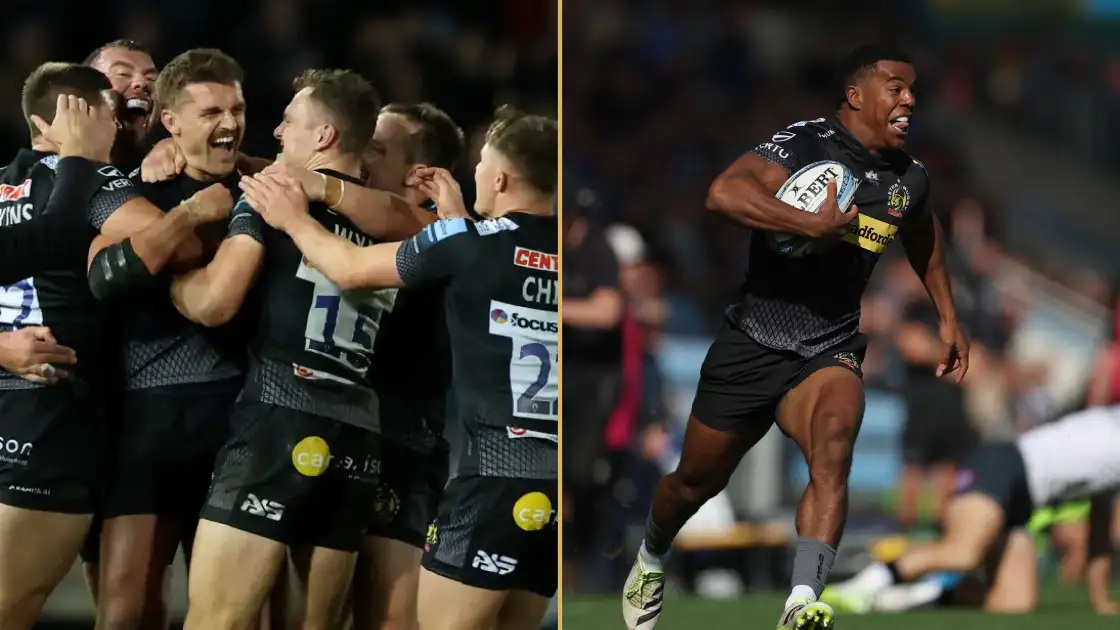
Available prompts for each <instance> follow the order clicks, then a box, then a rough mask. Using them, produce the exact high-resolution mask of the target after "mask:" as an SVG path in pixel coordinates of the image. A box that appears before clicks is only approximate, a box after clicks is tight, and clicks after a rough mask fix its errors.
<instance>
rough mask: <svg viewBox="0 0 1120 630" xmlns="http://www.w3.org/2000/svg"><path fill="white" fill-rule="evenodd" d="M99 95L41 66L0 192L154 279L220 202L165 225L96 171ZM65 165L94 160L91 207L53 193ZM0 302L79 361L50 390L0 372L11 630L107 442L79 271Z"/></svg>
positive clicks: (60, 547)
mask: <svg viewBox="0 0 1120 630" xmlns="http://www.w3.org/2000/svg"><path fill="white" fill-rule="evenodd" d="M110 94H111V90H110V85H109V81H108V79H106V78H105V77H104V76H103V75H102V74H100V73H98V72H97V71H96V70H94V69H92V68H88V67H85V66H80V65H77V64H66V63H47V64H44V65H42V66H40V67H39V68H37V69H36V70H35V71H33V72H32V73H31V75H30V76H29V77H28V79H27V81H26V82H25V84H24V89H23V95H22V105H23V111H24V116H25V117H26V118H27V121H28V126H29V128H30V130H31V146H32V149H31V150H22V151H21V152H20V153H19V155H17V156H16V158H15V160H14V161H13V162H12V164H10V165H9V166H8V167H7V168H5V169H4V171H3V174H2V175H0V184H3V185H4V186H5V187H6V188H5V190H8V189H10V190H11V191H12V192H11V193H10V196H11V197H13V199H12V200H11V201H14V202H15V203H14V204H13V207H14V208H16V209H17V210H18V214H19V217H20V220H21V221H22V220H23V219H24V218H26V220H29V221H36V220H37V219H38V218H39V217H41V216H42V215H44V214H47V213H50V212H52V208H54V207H56V205H57V204H59V203H62V204H65V205H64V206H63V207H69V206H71V205H72V204H74V203H79V205H80V206H84V207H87V208H88V211H87V213H86V214H87V215H88V216H87V217H85V219H84V221H83V222H84V223H85V224H86V225H88V226H89V227H88V228H86V242H85V243H84V244H82V247H81V249H82V251H88V249H89V247H90V241H92V240H93V238H94V235H95V234H96V233H97V232H98V231H100V232H101V234H102V235H105V236H107V237H108V238H109V239H112V240H120V239H124V241H123V242H122V243H118V244H116V245H114V246H113V251H114V253H115V254H116V255H115V256H114V260H113V263H112V265H111V267H112V270H113V271H114V272H115V273H135V272H136V270H137V269H139V268H143V269H145V270H146V271H148V272H149V273H151V272H158V271H160V270H161V269H162V268H163V267H164V266H165V265H166V264H168V263H169V262H172V261H173V260H179V259H181V258H183V253H182V252H181V251H180V249H179V245H181V244H182V243H184V241H185V239H184V237H183V236H182V234H181V232H183V231H184V230H185V229H186V228H187V226H192V225H193V224H195V223H197V222H199V221H203V220H205V221H209V220H215V219H217V218H220V217H221V216H225V215H226V214H227V213H228V211H229V207H228V203H227V205H226V207H224V208H223V207H221V205H220V204H217V203H213V202H207V203H198V202H195V203H193V205H192V206H188V207H187V208H182V209H179V210H177V211H175V212H174V213H172V214H170V215H168V216H166V217H165V216H163V213H161V212H160V211H159V209H158V208H155V207H154V206H152V205H151V204H150V203H149V202H147V201H145V200H143V199H142V198H139V197H137V196H136V190H135V188H134V187H133V186H132V184H131V182H130V181H129V180H128V179H127V178H125V177H124V176H123V175H122V174H121V173H120V171H118V170H117V169H116V168H115V167H112V166H110V165H108V164H106V162H108V160H109V154H110V150H111V147H112V141H113V139H114V138H115V136H116V123H115V120H114V116H113V110H112V106H111V104H110V102H109V98H110V96H109V95H110ZM83 145H84V146H83ZM75 155H81V156H84V157H87V158H92V159H94V160H96V162H86V163H85V166H88V167H90V168H92V169H93V170H92V172H93V173H94V175H93V177H94V178H95V179H96V182H95V183H94V184H93V185H92V186H91V187H89V188H88V190H92V191H96V196H94V197H93V199H92V201H90V200H89V196H86V197H85V199H86V200H85V201H81V195H78V197H77V199H78V201H75V197H73V196H72V195H74V193H73V192H67V191H64V190H63V186H62V183H63V182H65V181H66V179H67V177H68V176H72V175H68V174H67V171H70V170H73V168H75V166H82V164H80V162H81V161H78V162H75V160H68V159H65V158H67V157H68V156H75ZM86 179H87V180H88V179H89V176H88V175H87V177H86ZM55 184H59V185H60V186H59V188H58V189H57V194H54V193H55V188H54V186H55ZM71 212H72V211H71ZM75 229H76V226H75ZM188 254H189V252H188ZM0 293H2V295H3V296H4V297H3V298H2V299H3V300H4V301H3V303H2V304H0V305H2V306H4V307H5V308H4V309H2V310H3V312H4V313H5V314H6V315H5V317H4V321H2V322H0V324H2V325H3V326H4V328H6V329H15V328H22V327H25V326H29V325H45V326H47V327H48V328H50V330H51V332H52V334H53V335H54V336H55V337H57V339H58V341H59V342H60V343H62V344H64V345H65V346H67V347H70V348H72V349H73V350H74V351H75V353H76V354H77V356H80V357H81V359H82V361H81V363H78V364H77V365H76V366H75V367H74V370H73V374H72V375H71V377H70V378H68V379H64V380H60V381H59V382H57V383H56V384H54V385H46V386H45V385H43V384H42V383H35V382H31V381H28V380H25V379H21V378H19V377H18V376H17V375H15V374H12V373H9V372H3V373H0V417H3V418H4V420H5V426H6V429H5V436H4V437H5V439H6V440H7V442H6V445H7V446H6V447H5V448H6V450H7V451H8V452H9V453H11V455H9V456H6V457H5V458H3V460H2V461H0V486H2V487H3V491H2V492H0V554H3V557H4V558H5V562H6V566H7V569H8V570H7V571H5V572H4V573H3V574H2V575H0V591H2V592H3V593H4V594H5V595H4V598H3V599H2V601H0V627H3V628H13V629H16V630H19V629H22V628H30V627H31V626H32V625H33V624H34V623H35V619H36V617H37V616H38V613H39V610H40V609H41V608H42V605H43V603H44V601H45V600H46V598H47V596H48V595H49V594H50V593H51V591H52V590H53V589H54V587H55V586H56V585H57V584H58V582H59V581H60V580H61V579H62V578H63V576H65V574H66V572H67V571H68V570H69V569H70V567H71V566H73V563H74V561H75V560H76V559H77V556H78V552H79V549H80V547H81V545H82V542H83V541H84V540H85V537H86V533H87V530H88V527H89V523H90V519H91V515H92V513H93V512H94V501H95V497H96V495H97V494H98V492H99V489H100V486H101V478H102V466H101V464H102V462H101V454H102V453H103V451H104V447H105V438H106V435H105V432H104V430H103V426H102V418H101V407H100V404H101V400H102V399H101V394H102V392H103V390H104V389H105V386H106V385H107V384H109V383H108V382H107V381H106V380H105V379H104V374H103V372H104V370H103V368H102V366H103V364H104V358H105V355H104V352H103V351H104V348H103V344H102V339H101V333H102V330H101V328H102V320H101V317H100V313H99V308H98V305H97V303H96V302H95V301H94V298H93V296H92V295H91V293H90V289H89V287H88V285H87V279H86V269H85V265H84V264H81V265H74V266H72V267H71V268H69V269H64V270H59V271H53V272H47V271H43V272H36V273H35V274H33V275H32V276H31V277H28V278H26V279H25V280H22V281H21V282H19V283H17V284H15V285H12V286H9V287H6V288H5V290H4V291H2V292H0Z"/></svg>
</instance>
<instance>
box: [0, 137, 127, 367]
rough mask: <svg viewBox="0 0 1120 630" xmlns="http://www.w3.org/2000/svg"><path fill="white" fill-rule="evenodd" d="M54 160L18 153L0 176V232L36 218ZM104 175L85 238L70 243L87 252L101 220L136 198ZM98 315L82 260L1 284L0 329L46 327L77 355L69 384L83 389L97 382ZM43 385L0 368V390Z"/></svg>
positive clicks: (114, 174) (118, 177)
mask: <svg viewBox="0 0 1120 630" xmlns="http://www.w3.org/2000/svg"><path fill="white" fill-rule="evenodd" d="M58 162H59V157H58V155H57V154H54V153H45V152H42V151H33V150H30V149H21V150H20V152H19V153H18V154H17V155H16V158H15V160H13V161H12V163H11V164H9V165H8V166H6V167H4V169H3V171H2V172H0V229H4V226H8V225H15V224H19V223H22V222H25V221H35V220H41V219H42V217H43V216H44V214H45V213H46V212H48V209H49V210H50V211H51V212H56V211H60V210H61V209H56V208H49V201H50V199H51V197H52V196H53V195H54V194H55V192H56V190H55V188H54V181H55V170H56V168H57V166H58ZM100 173H101V175H102V176H104V177H105V181H104V183H103V184H102V187H101V189H100V190H98V191H97V193H96V194H95V195H94V197H93V199H92V200H91V201H90V202H89V206H88V209H87V212H86V214H87V218H88V223H89V230H88V234H87V236H88V238H86V239H83V240H82V242H80V243H78V242H77V241H75V245H80V247H81V248H83V253H85V252H88V250H89V246H90V244H91V243H92V242H93V238H94V237H95V236H96V235H97V233H98V230H100V228H101V226H102V225H104V223H105V221H106V220H108V218H109V217H110V216H111V215H112V214H113V213H114V212H115V211H116V210H117V209H118V208H120V207H121V206H122V205H124V204H125V203H126V202H127V201H129V200H131V199H132V198H133V197H135V196H136V188H135V187H134V186H133V185H132V182H131V181H129V180H128V178H127V177H125V176H124V174H122V173H121V172H120V171H118V170H117V169H116V168H115V167H113V166H109V165H105V166H103V167H102V168H101V169H100ZM102 323H103V320H102V311H101V307H100V306H99V304H98V302H97V300H95V299H94V297H93V294H92V293H90V290H89V281H88V280H87V274H86V264H85V260H84V256H83V257H82V258H79V257H77V256H75V259H74V264H73V266H72V268H70V269H62V270H56V271H47V272H44V273H41V274H37V275H35V276H33V277H30V278H25V279H23V280H21V281H20V282H17V283H15V284H11V285H7V286H0V329H3V330H14V329H18V328H23V327H26V326H48V327H50V329H51V333H52V334H53V335H54V337H55V339H57V340H58V342H59V343H60V344H62V345H64V346H69V347H70V348H73V349H74V351H75V352H76V353H77V355H78V357H79V362H78V364H77V365H76V366H75V373H74V377H73V381H74V382H77V383H81V384H83V385H92V384H96V383H99V382H100V380H99V377H100V376H101V371H102V367H101V364H102V360H103V357H104V354H103V350H104V348H103V343H102V341H101V337H102V334H103V331H102ZM37 387H43V386H42V385H38V384H36V383H31V382H29V381H26V380H24V379H21V378H19V377H18V376H16V375H14V374H11V373H9V372H7V371H6V370H3V369H0V389H32V388H37Z"/></svg>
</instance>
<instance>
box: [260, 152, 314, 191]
mask: <svg viewBox="0 0 1120 630" xmlns="http://www.w3.org/2000/svg"><path fill="white" fill-rule="evenodd" d="M258 175H281V176H284V177H287V178H288V179H291V180H293V181H296V182H298V183H299V185H300V188H303V192H304V194H306V195H307V198H308V199H309V200H311V201H322V200H323V196H324V195H326V194H327V179H326V177H325V176H324V175H323V174H322V173H316V172H315V171H309V170H307V169H305V168H298V167H295V166H287V165H285V164H284V161H283V160H282V159H281V156H276V161H275V162H273V163H272V164H269V165H268V166H267V167H265V169H264V170H263V171H261V172H260V173H258Z"/></svg>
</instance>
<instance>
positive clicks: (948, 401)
mask: <svg viewBox="0 0 1120 630" xmlns="http://www.w3.org/2000/svg"><path fill="white" fill-rule="evenodd" d="M902 395H903V399H905V401H906V423H905V424H904V425H903V427H902V461H903V462H904V463H906V464H907V465H910V466H917V467H923V468H925V467H929V466H933V465H935V464H956V463H959V462H960V461H961V460H962V459H963V458H964V457H966V456H968V455H969V453H971V452H972V449H973V448H974V447H975V446H976V431H975V430H974V429H973V428H972V426H971V425H970V424H969V422H968V418H967V417H966V415H965V409H964V392H963V390H961V388H960V387H959V386H957V385H955V384H953V383H948V382H945V381H942V380H934V379H933V377H932V368H931V375H930V378H929V379H928V380H923V381H921V382H917V383H908V384H907V385H906V388H905V389H904V390H903V392H902Z"/></svg>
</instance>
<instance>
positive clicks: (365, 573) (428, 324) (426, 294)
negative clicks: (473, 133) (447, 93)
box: [352, 103, 465, 630]
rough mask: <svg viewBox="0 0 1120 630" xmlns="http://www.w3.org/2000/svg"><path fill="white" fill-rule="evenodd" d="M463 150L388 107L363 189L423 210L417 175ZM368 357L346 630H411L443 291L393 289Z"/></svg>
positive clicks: (446, 135) (441, 391) (435, 445)
mask: <svg viewBox="0 0 1120 630" xmlns="http://www.w3.org/2000/svg"><path fill="white" fill-rule="evenodd" d="M464 148H465V141H464V135H463V130H462V129H460V128H459V126H458V125H456V124H455V121H453V120H452V119H451V117H450V116H448V115H447V113H445V112H444V111H442V110H440V109H439V108H437V107H435V106H434V105H431V104H429V103H420V104H416V105H409V104H404V103H390V104H389V105H386V106H385V107H383V108H382V109H381V113H380V115H379V116H378V117H377V128H376V129H375V130H374V132H373V140H372V141H371V142H370V145H369V147H367V149H366V166H367V167H368V168H369V173H370V177H369V180H368V184H369V185H370V186H371V187H373V188H379V189H382V190H387V191H390V192H394V193H397V194H399V195H401V196H402V197H403V198H404V199H406V200H408V201H409V202H410V203H412V204H414V205H417V206H420V205H425V204H426V203H428V202H433V199H432V198H433V197H434V194H433V191H432V190H430V189H428V186H426V184H427V182H429V181H430V180H429V179H424V178H421V177H419V176H418V173H419V172H420V169H421V168H422V167H424V166H428V167H437V168H442V169H447V170H451V169H453V168H455V166H456V164H457V163H458V162H459V160H460V159H461V157H462V154H463V150H464ZM421 184H424V185H421ZM374 353H375V356H377V357H378V359H377V361H375V362H374V364H373V366H372V368H371V370H370V382H371V383H372V384H373V388H374V390H375V391H377V392H378V393H379V394H380V403H381V418H382V420H381V435H382V439H383V440H384V442H383V449H384V452H383V455H382V458H381V483H380V485H379V486H378V496H377V504H376V510H375V514H374V517H373V520H372V522H371V523H370V524H369V529H368V530H367V532H366V537H365V538H364V539H363V540H362V549H361V551H360V552H359V554H358V566H357V567H356V569H355V573H354V584H353V589H352V602H353V610H354V626H355V628H356V629H357V630H412V629H413V628H414V627H415V626H416V591H417V587H418V585H419V576H420V555H421V553H422V551H423V549H424V540H425V537H426V536H427V533H428V525H430V524H431V523H432V521H433V520H434V519H435V516H436V509H437V507H438V506H439V499H440V496H441V495H442V494H443V487H444V485H446V483H447V473H448V470H447V466H448V461H447V458H448V447H447V441H446V440H445V439H444V437H443V427H444V424H445V422H446V420H445V417H446V416H445V413H446V410H445V404H446V401H447V391H448V389H450V387H451V348H450V346H449V345H448V339H447V322H446V319H445V316H444V310H443V291H442V287H440V286H432V287H421V288H417V289H407V288H406V289H401V290H400V291H399V292H398V293H397V302H396V304H395V305H394V306H393V311H392V312H391V313H387V314H386V315H385V317H384V319H382V321H381V332H380V334H378V336H377V343H376V345H375V346H374Z"/></svg>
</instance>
